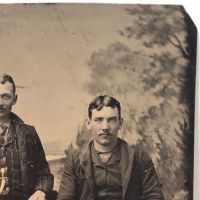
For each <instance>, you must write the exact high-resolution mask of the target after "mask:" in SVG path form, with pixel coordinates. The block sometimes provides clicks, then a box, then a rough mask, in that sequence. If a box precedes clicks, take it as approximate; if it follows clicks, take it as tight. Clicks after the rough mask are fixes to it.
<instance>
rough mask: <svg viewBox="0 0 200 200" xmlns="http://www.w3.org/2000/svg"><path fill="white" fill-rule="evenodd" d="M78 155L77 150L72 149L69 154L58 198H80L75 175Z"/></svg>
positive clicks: (71, 199) (73, 199) (75, 199)
mask: <svg viewBox="0 0 200 200" xmlns="http://www.w3.org/2000/svg"><path fill="white" fill-rule="evenodd" d="M77 157H78V154H77V152H73V151H70V152H68V154H67V157H66V161H65V166H64V170H63V175H62V180H61V184H60V188H59V191H58V198H57V200H78V194H77V185H76V176H75V170H76V169H75V165H76V162H77V161H75V159H76V160H77ZM74 158H75V159H74Z"/></svg>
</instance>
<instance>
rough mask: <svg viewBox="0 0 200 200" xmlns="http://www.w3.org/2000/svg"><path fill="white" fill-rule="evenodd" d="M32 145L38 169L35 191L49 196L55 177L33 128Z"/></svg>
mask: <svg viewBox="0 0 200 200" xmlns="http://www.w3.org/2000/svg"><path fill="white" fill-rule="evenodd" d="M31 136H32V138H31V140H32V141H31V144H32V147H31V148H32V152H33V161H34V165H35V167H36V169H35V170H36V175H37V180H36V186H35V188H34V190H35V191H36V190H41V191H43V192H44V193H45V194H49V193H50V192H51V191H52V188H53V181H54V180H53V179H54V177H53V175H52V174H51V173H50V169H49V165H48V162H47V160H46V157H45V153H44V150H43V147H42V144H41V141H40V138H39V136H38V134H37V132H36V130H35V128H34V127H32V131H31Z"/></svg>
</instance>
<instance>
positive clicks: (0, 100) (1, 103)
mask: <svg viewBox="0 0 200 200" xmlns="http://www.w3.org/2000/svg"><path fill="white" fill-rule="evenodd" d="M0 105H3V98H2V97H1V96H0Z"/></svg>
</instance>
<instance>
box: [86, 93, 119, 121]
mask: <svg viewBox="0 0 200 200" xmlns="http://www.w3.org/2000/svg"><path fill="white" fill-rule="evenodd" d="M103 107H111V108H117V109H118V113H119V119H120V118H121V106H120V103H119V101H117V99H115V98H113V97H111V96H109V95H100V96H98V97H96V98H94V100H93V101H92V102H91V103H90V104H89V107H88V116H89V119H91V118H92V110H93V109H96V110H98V111H99V110H101V109H102V108H103Z"/></svg>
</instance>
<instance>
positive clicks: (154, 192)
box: [137, 151, 164, 200]
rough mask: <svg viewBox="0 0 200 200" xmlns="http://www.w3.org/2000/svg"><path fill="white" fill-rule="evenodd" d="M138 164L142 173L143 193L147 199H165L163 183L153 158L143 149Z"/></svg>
mask: <svg viewBox="0 0 200 200" xmlns="http://www.w3.org/2000/svg"><path fill="white" fill-rule="evenodd" d="M137 156H138V158H137V159H138V162H139V163H138V164H139V166H138V167H139V168H140V169H139V171H140V173H141V187H142V195H143V199H145V200H163V199H164V197H163V194H162V189H161V185H160V183H159V180H158V176H157V174H156V170H155V168H154V165H153V162H152V160H151V158H150V157H149V156H148V155H147V154H146V153H145V152H143V151H138V155H137Z"/></svg>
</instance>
